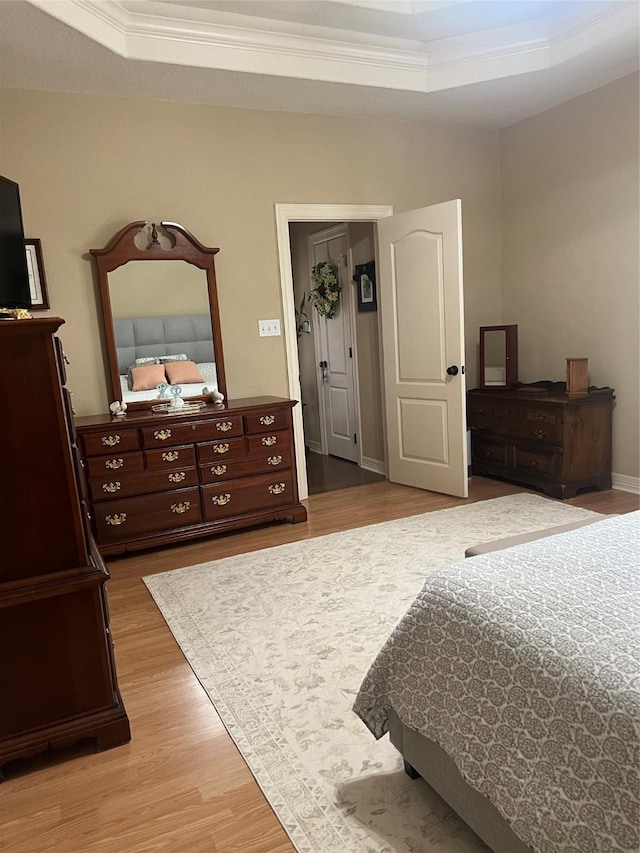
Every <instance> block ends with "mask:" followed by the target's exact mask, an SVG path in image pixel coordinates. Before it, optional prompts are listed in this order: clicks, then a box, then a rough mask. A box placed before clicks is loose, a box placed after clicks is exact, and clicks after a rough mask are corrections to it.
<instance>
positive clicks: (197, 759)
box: [0, 477, 640, 853]
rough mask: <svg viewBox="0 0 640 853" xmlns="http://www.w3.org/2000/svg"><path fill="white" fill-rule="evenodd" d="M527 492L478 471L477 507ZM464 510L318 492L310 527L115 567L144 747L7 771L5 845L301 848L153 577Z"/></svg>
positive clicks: (41, 851)
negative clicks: (218, 706) (155, 596)
mask: <svg viewBox="0 0 640 853" xmlns="http://www.w3.org/2000/svg"><path fill="white" fill-rule="evenodd" d="M518 491H523V490H522V489H518V488H517V487H515V486H509V485H507V484H504V483H499V482H496V481H491V480H483V479H481V478H477V477H476V478H473V480H472V481H471V495H470V500H472V501H477V500H486V499H488V498H493V497H500V496H501V495H507V494H514V493H516V492H518ZM639 502H640V499H639V498H638V496H637V495H630V494H626V493H624V492H617V491H609V492H603V493H602V494H600V493H589V494H586V495H584V496H581V497H579V498H575V499H573V500H571V501H569V503H571V504H574V505H576V506H582V507H585V508H587V509H592V510H595V511H597V512H604V513H622V512H629V511H631V510H635V509H638V507H639ZM460 503H464V502H463V501H460V500H457V499H455V498H447V497H444V496H442V495H435V494H432V493H428V492H421V491H418V490H416V489H410V488H406V487H404V486H396V485H392V484H390V483H387V482H383V483H374V484H371V485H366V486H360V487H358V488H354V489H345V490H342V491H338V492H330V493H325V494H321V495H316V496H313V497H311V498H310V499H309V501H308V509H309V521H308V522H307V523H306V524H297V525H289V524H284V525H278V526H272V527H266V528H264V529H259V530H252V531H249V532H244V533H236V534H233V535H229V536H224V537H220V538H217V539H208V540H198V541H195V542H194V543H193V544H189V545H184V546H179V547H177V546H176V547H173V548H166V549H164V550H159V551H155V552H153V553H146V554H139V555H136V556H133V557H125V558H120V559H114V560H111V561H110V563H109V568H110V571H111V580H110V581H109V584H108V590H109V603H110V609H111V627H112V631H113V636H114V639H115V652H116V662H117V668H118V674H119V682H120V688H121V691H122V695H123V698H124V703H125V706H126V708H127V712H128V715H129V719H130V721H131V730H132V740H131V743H130V744H128V745H125V746H121V747H117V748H115V749H112V750H108V751H106V752H103V753H99V754H95V753H93V752H92V751H91V749H90V748H89V747H84V748H78V749H75V750H73V751H72V752H71V753H70V752H67V753H65V754H64V755H62V754H56V753H54V754H52V755H44V756H39V757H37V758H36V759H32V760H31V761H21V762H15V763H13V764H11V765H9V766H8V767H7V768H5V770H6V781H5V782H4V783H2V785H0V850H2V851H3V853H52V852H53V853H157V851H163V852H164V851H167V853H169V851H171V853H267V852H268V853H293V847H292V846H291V844H290V842H289V841H288V839H287V836H286V835H285V833H284V831H283V829H282V827H281V826H280V824H279V823H278V821H277V819H276V818H275V816H274V815H273V813H272V811H271V809H270V807H269V805H268V804H267V802H266V801H265V799H264V798H263V796H262V794H261V793H260V790H259V788H258V787H257V785H256V783H255V782H254V780H253V777H252V775H251V773H250V772H249V770H248V769H247V767H246V765H245V763H244V761H243V760H242V758H241V757H240V755H239V753H238V752H237V750H236V748H235V746H234V745H233V743H232V741H231V740H230V738H229V736H228V735H227V734H226V732H225V729H224V727H223V725H222V723H221V722H220V720H219V718H218V716H217V714H216V712H215V710H214V709H213V707H212V705H211V703H210V701H209V699H208V698H207V696H206V695H205V693H204V690H203V689H202V688H201V687H200V685H199V683H198V682H197V680H196V678H195V676H194V675H193V673H192V671H191V669H190V667H189V665H188V664H187V662H186V660H185V659H184V657H183V655H182V653H181V652H180V650H179V649H178V646H177V645H176V643H175V641H174V639H173V637H172V635H171V633H170V632H169V630H168V628H167V627H166V625H165V623H164V620H163V619H162V617H161V616H160V613H159V612H158V610H157V608H156V606H155V604H154V603H153V600H152V599H151V596H150V595H149V593H148V592H147V590H146V588H145V587H144V585H143V584H142V582H141V580H140V579H141V577H142V576H143V575H147V574H152V573H154V572H158V571H166V570H168V569H174V568H179V567H182V566H190V565H194V564H196V563H201V562H205V561H207V560H212V559H217V558H220V557H225V556H229V555H232V554H237V553H241V552H245V551H253V550H256V549H258V548H266V547H269V546H272V545H279V544H281V543H284V542H292V541H298V540H301V539H307V538H310V537H313V536H320V535H322V534H324V533H331V532H333V531H336V530H343V529H347V528H353V527H361V526H363V525H365V524H370V523H374V522H379V521H386V520H389V519H393V518H399V517H402V516H406V515H415V514H417V513H422V512H429V511H433V510H438V509H445V508H447V507H450V506H456V505H458V504H460ZM4 651H5V652H6V650H4ZM0 701H1V699H0ZM70 756H73V757H71V758H70Z"/></svg>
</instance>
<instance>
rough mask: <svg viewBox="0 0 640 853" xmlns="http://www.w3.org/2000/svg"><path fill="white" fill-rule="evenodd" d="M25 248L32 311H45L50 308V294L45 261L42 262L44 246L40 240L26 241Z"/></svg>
mask: <svg viewBox="0 0 640 853" xmlns="http://www.w3.org/2000/svg"><path fill="white" fill-rule="evenodd" d="M24 248H25V252H26V253H27V270H28V271H29V290H30V291H31V310H32V311H44V310H46V309H47V308H48V307H49V294H48V293H47V280H46V278H45V274H44V261H43V260H42V244H41V242H40V240H26V239H25V241H24Z"/></svg>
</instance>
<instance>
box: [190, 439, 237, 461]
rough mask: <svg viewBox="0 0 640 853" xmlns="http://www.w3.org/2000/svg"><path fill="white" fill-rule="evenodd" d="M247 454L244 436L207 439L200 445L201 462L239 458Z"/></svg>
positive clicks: (199, 456)
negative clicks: (226, 438) (216, 439)
mask: <svg viewBox="0 0 640 853" xmlns="http://www.w3.org/2000/svg"><path fill="white" fill-rule="evenodd" d="M245 454H246V447H245V443H244V439H243V438H231V439H229V440H228V441H207V442H205V443H204V444H199V445H198V460H199V461H200V462H211V461H215V462H218V461H219V460H220V459H224V460H225V461H226V460H227V459H238V458H239V457H240V456H244V455H245Z"/></svg>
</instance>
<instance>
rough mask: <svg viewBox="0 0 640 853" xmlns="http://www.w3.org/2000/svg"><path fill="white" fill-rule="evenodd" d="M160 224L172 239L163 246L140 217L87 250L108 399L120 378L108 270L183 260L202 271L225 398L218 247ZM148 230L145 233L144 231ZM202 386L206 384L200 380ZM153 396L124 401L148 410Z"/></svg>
mask: <svg viewBox="0 0 640 853" xmlns="http://www.w3.org/2000/svg"><path fill="white" fill-rule="evenodd" d="M160 227H161V228H162V229H164V232H165V233H166V234H168V235H169V239H170V240H173V241H175V242H174V245H173V246H172V247H171V246H170V247H165V245H163V244H162V242H161V241H160V240H159V238H158V232H157V230H156V226H155V223H154V224H151V225H150V224H149V223H148V222H146V221H144V220H142V221H139V222H130V223H129V224H128V225H125V226H124V228H122V229H121V230H120V231H118V233H117V234H116V235H115V236H114V237H112V239H111V240H110V241H109V242H108V243H107V245H106V246H105V247H104V248H103V249H90V253H91V254H92V255H93V256H94V258H95V260H96V266H97V272H98V284H99V289H100V301H101V305H102V316H103V321H104V333H105V341H106V346H107V358H108V362H109V365H108V367H109V370H108V376H109V383H110V388H109V391H110V395H111V400H110V401H114V400H121V399H122V386H121V381H120V370H119V368H118V361H119V359H118V350H117V344H116V333H115V326H114V316H113V310H112V301H111V293H110V290H109V273H112V272H114V271H115V270H117V269H118V268H119V267H122V266H124V265H125V264H128V263H130V262H131V261H145V262H146V261H149V262H152V261H186V262H187V263H188V264H192V265H193V266H195V267H198V268H199V269H201V270H203V271H204V272H205V273H206V283H207V291H208V305H209V314H210V318H211V334H212V339H213V353H214V361H215V371H216V374H217V388H218V390H219V391H220V392H221V393H222V394H224V396H225V398H226V397H227V388H226V380H225V370H224V357H223V353H222V331H221V328H220V312H219V307H218V292H217V287H216V273H215V262H214V256H215V255H216V253H217V252H219V251H220V250H219V249H213V248H208V247H207V246H203V245H202V243H200V242H199V240H197V239H196V238H195V237H194V236H193V234H190V233H189V231H187V230H186V228H183V227H182V226H181V225H178V223H176V222H161V223H160ZM145 231H148V232H149V233H148V235H145V234H144V232H145ZM142 238H144V239H145V240H146V246H144V247H143V248H140V245H139V243H140V240H141V239H142ZM203 384H204V385H206V384H207V383H206V382H205V383H203ZM188 399H190V400H208V401H210V397H209V396H207V395H202V394H190V395H189V396H188ZM157 402H158V401H157V399H152V400H141V401H131V400H128V401H127V405H128V407H129V408H131V409H149V408H151V407H152V406H153V405H155V404H156V403H157Z"/></svg>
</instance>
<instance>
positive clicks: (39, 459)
mask: <svg viewBox="0 0 640 853" xmlns="http://www.w3.org/2000/svg"><path fill="white" fill-rule="evenodd" d="M63 322H64V321H63V320H61V319H59V318H55V317H47V318H44V319H32V320H31V319H30V320H1V321H0V368H1V369H0V406H1V413H0V452H1V453H2V466H1V471H2V475H1V482H0V533H1V537H0V692H1V696H2V698H1V700H0V770H1V768H2V767H3V766H4V765H5V764H6V763H7V762H8V761H10V760H12V759H15V758H24V757H28V756H32V755H35V754H36V753H38V752H40V751H43V750H45V749H46V748H47V747H49V746H54V747H64V746H68V745H71V744H73V743H74V742H76V741H78V740H80V739H84V738H93V739H94V740H95V742H96V745H97V748H98V749H106V748H108V747H111V746H116V745H118V744H121V743H124V742H126V741H128V740H129V739H130V732H129V721H128V718H127V715H126V712H125V709H124V706H123V704H122V700H121V697H120V693H119V690H118V684H117V679H116V669H115V661H114V654H113V646H112V642H111V634H110V630H109V615H108V608H107V600H106V590H105V582H106V581H107V579H108V577H109V575H108V572H107V570H106V568H105V566H104V563H103V562H102V559H101V557H100V555H99V553H98V550H97V548H96V546H95V543H94V541H93V537H92V534H91V531H90V527H89V524H88V518H87V507H86V502H85V499H84V494H83V491H84V486H83V478H82V476H81V472H80V468H79V455H78V452H77V449H76V446H75V430H74V425H73V417H72V409H71V404H70V397H69V392H68V391H67V389H66V388H65V387H64V386H65V369H64V357H63V354H62V348H61V344H60V340H59V339H58V338H57V337H56V336H55V333H56V331H57V329H58V328H59V327H60V326H61V325H62V323H63Z"/></svg>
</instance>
